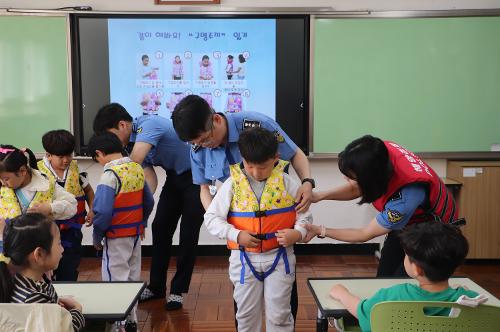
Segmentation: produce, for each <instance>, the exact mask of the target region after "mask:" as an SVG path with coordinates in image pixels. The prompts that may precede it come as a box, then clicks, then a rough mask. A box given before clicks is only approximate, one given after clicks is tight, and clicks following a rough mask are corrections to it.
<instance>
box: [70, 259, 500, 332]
mask: <svg viewBox="0 0 500 332" xmlns="http://www.w3.org/2000/svg"><path fill="white" fill-rule="evenodd" d="M149 265H150V260H149V258H144V259H143V266H142V279H143V280H145V281H147V280H148V279H149ZM376 267H377V261H376V259H375V258H374V257H372V256H298V257H297V283H298V292H299V309H298V315H297V322H296V331H297V332H306V331H315V318H316V315H317V307H316V305H315V303H314V299H313V297H312V295H311V293H310V292H309V289H308V288H307V284H306V280H307V278H310V277H351V276H352V277H372V276H374V275H375V271H376ZM227 269H228V262H227V258H226V257H198V260H197V263H196V266H195V271H194V274H193V279H192V282H191V287H190V290H189V293H188V294H187V296H185V298H184V307H183V309H181V310H178V311H165V310H164V307H163V306H164V303H165V301H164V300H155V301H150V302H147V303H143V304H140V305H139V310H138V317H139V328H140V329H139V330H140V331H144V332H146V331H169V332H172V331H178V332H184V331H199V332H202V331H203V332H209V331H210V332H225V331H235V328H234V310H233V300H232V285H231V283H230V282H229V278H228V273H227ZM173 271H175V260H172V261H171V262H170V270H169V273H168V283H169V282H170V280H171V278H172V276H173ZM100 273H101V272H100V260H98V259H94V258H85V259H84V260H83V262H82V264H81V267H80V278H79V280H101V274H100ZM457 275H462V276H467V277H469V278H472V279H473V280H474V281H476V282H477V283H478V284H480V285H481V286H483V287H484V288H485V289H487V290H488V291H489V292H491V293H492V294H494V295H495V296H497V297H500V264H499V263H498V262H486V263H477V262H473V263H469V264H466V265H464V266H462V267H461V268H460V269H459V271H457ZM332 330H333V329H332Z"/></svg>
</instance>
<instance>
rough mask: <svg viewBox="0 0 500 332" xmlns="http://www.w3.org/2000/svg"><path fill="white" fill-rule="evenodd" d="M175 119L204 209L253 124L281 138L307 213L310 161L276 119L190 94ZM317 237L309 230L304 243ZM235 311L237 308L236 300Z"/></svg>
mask: <svg viewBox="0 0 500 332" xmlns="http://www.w3.org/2000/svg"><path fill="white" fill-rule="evenodd" d="M172 121H173V125H174V128H175V131H176V132H177V135H179V137H180V139H181V140H183V141H185V142H190V143H191V144H193V147H192V149H191V170H192V173H193V182H194V183H196V184H199V185H200V197H201V202H202V204H203V207H204V208H205V210H206V209H207V208H208V206H209V205H210V203H211V202H212V198H213V196H215V193H216V191H217V190H216V185H215V183H216V181H217V180H219V181H225V180H226V179H227V178H228V177H229V165H233V164H237V163H240V162H242V159H241V154H240V150H239V148H238V138H239V136H240V133H241V132H242V131H243V130H245V129H247V128H253V127H262V128H265V129H267V130H269V131H271V132H273V133H274V135H275V136H276V139H277V141H278V143H279V144H278V152H279V155H280V159H283V160H289V161H290V162H291V164H292V166H293V168H294V169H295V172H296V173H297V175H298V176H299V178H300V179H301V181H302V186H301V187H300V188H299V190H298V192H297V197H296V198H295V201H296V202H297V207H296V210H297V212H305V211H307V209H308V208H309V205H311V198H312V189H313V188H314V186H315V183H314V180H313V179H312V178H311V171H310V168H309V161H308V160H307V157H306V155H305V154H304V152H302V150H300V149H299V148H298V147H297V145H296V144H295V143H294V142H293V141H292V140H291V139H290V138H289V137H288V135H287V134H286V133H285V132H284V131H283V129H281V127H280V126H279V125H278V124H277V123H276V121H274V120H273V119H271V118H269V117H267V116H265V115H264V114H261V113H257V112H239V113H226V114H222V113H215V112H214V110H213V109H212V108H211V107H210V105H209V104H208V103H207V102H206V101H205V100H204V99H203V98H201V97H200V96H197V95H189V96H187V97H185V98H184V99H182V100H181V101H180V102H179V103H178V104H177V106H176V107H175V110H174V112H173V113H172ZM313 236H314V234H313V233H308V234H307V237H306V239H304V242H308V241H309V240H310V239H311V238H312V237H313ZM290 304H291V307H292V314H293V317H294V319H296V317H297V306H298V295H297V282H296V281H295V282H294V284H293V289H292V294H291V298H290ZM234 305H235V312H236V311H237V310H236V302H235V303H234Z"/></svg>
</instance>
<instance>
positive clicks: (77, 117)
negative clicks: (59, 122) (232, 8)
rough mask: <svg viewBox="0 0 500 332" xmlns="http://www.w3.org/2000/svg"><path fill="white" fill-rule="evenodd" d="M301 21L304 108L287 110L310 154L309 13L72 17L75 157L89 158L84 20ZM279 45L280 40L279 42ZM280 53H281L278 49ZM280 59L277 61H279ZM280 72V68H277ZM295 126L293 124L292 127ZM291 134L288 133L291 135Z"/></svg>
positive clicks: (297, 141)
mask: <svg viewBox="0 0 500 332" xmlns="http://www.w3.org/2000/svg"><path fill="white" fill-rule="evenodd" d="M82 18H83V19H89V18H90V19H121V18H123V19H276V20H279V19H301V20H303V31H302V33H303V39H302V42H303V45H304V48H303V54H302V58H303V66H304V67H303V86H302V88H301V89H300V90H302V96H303V101H302V103H301V107H299V108H298V109H297V110H293V109H291V110H287V111H286V112H295V111H300V112H301V115H300V116H297V117H294V120H293V121H291V122H293V123H295V125H297V124H298V125H299V126H301V130H300V132H299V133H298V134H297V135H295V137H293V138H292V139H293V140H294V142H295V144H297V146H298V147H299V148H300V149H301V150H302V151H303V152H304V153H305V154H306V155H307V154H308V153H309V152H310V151H309V147H310V143H309V137H310V134H311V133H310V130H311V124H310V113H309V112H310V111H311V110H310V86H309V84H310V81H309V80H310V70H311V68H310V66H311V65H310V20H311V17H310V15H309V14H302V13H301V14H297V13H293V14H275V13H269V14H267V13H262V14H260V13H259V14H237V13H231V14H228V13H213V14H207V13H203V14H197V13H189V14H186V13H180V14H179V13H162V14H157V13H154V14H145V13H138V14H128V13H127V14H122V13H119V14H115V13H104V14H96V13H91V14H86V13H78V14H71V15H70V34H71V46H72V47H71V63H72V77H73V80H72V92H73V93H72V95H73V106H72V110H71V111H72V115H73V130H74V136H75V141H76V146H75V155H77V156H85V155H86V152H87V151H86V145H85V144H84V128H83V125H84V123H83V122H84V121H83V110H82V107H81V105H82V102H83V101H82V99H83V93H82V75H81V70H82V68H81V50H80V26H79V20H80V19H82ZM277 43H278V41H277ZM276 52H277V53H278V50H276ZM278 61H279V59H278V58H277V59H276V62H278ZM277 71H278V69H277ZM278 84H279V78H278V76H276V90H278ZM277 100H278V93H277V91H276V122H278V124H279V125H280V126H281V127H282V129H283V130H284V131H285V132H287V127H286V124H285V125H284V126H283V125H282V124H281V123H280V121H279V118H280V115H281V117H284V116H285V115H284V114H282V113H284V112H280V113H278V105H277ZM289 125H291V123H290V124H289ZM287 133H288V132H287Z"/></svg>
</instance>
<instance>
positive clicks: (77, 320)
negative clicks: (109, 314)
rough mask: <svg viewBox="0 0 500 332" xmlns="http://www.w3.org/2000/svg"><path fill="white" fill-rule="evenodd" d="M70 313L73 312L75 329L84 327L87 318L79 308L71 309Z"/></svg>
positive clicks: (76, 331) (78, 329)
mask: <svg viewBox="0 0 500 332" xmlns="http://www.w3.org/2000/svg"><path fill="white" fill-rule="evenodd" d="M69 313H70V314H71V319H72V321H73V330H75V332H78V331H80V330H81V329H83V328H84V327H85V318H84V317H83V314H82V313H81V311H80V310H78V309H71V310H70V311H69Z"/></svg>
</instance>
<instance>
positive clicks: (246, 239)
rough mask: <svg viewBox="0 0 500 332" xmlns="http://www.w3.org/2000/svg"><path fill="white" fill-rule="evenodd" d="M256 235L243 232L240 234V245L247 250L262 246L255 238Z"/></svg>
mask: <svg viewBox="0 0 500 332" xmlns="http://www.w3.org/2000/svg"><path fill="white" fill-rule="evenodd" d="M252 235H256V233H250V232H248V231H241V232H240V233H239V234H238V244H239V245H241V246H243V247H246V248H255V247H257V246H259V245H260V240H259V239H257V238H255V237H253V236H252Z"/></svg>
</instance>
